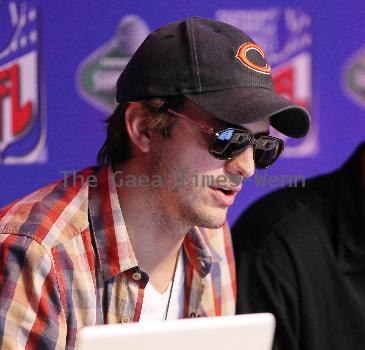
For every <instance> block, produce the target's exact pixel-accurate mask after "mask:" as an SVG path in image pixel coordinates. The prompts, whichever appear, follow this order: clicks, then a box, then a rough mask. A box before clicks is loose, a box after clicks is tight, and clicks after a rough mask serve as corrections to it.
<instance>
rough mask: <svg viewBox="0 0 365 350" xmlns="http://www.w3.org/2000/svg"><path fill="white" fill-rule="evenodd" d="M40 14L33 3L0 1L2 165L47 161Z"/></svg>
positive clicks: (0, 159) (0, 145)
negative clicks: (41, 90) (41, 80)
mask: <svg viewBox="0 0 365 350" xmlns="http://www.w3.org/2000/svg"><path fill="white" fill-rule="evenodd" d="M38 16H39V13H38V11H37V8H36V6H35V5H34V3H32V2H24V1H22V2H16V1H4V2H0V22H1V23H2V25H1V27H2V28H1V30H2V33H1V34H2V35H1V36H0V163H1V164H30V163H42V162H45V161H46V160H47V152H46V151H47V150H46V123H45V116H44V115H43V114H42V111H43V109H42V104H41V96H40V95H41V94H40V79H39V63H38V62H39V45H38V42H39V30H38V25H37V24H38ZM3 33H4V34H3Z"/></svg>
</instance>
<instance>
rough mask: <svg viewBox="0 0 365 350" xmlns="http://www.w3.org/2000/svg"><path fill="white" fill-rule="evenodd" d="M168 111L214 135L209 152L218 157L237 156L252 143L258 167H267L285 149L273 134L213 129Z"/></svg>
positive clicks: (225, 158)
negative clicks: (264, 134)
mask: <svg viewBox="0 0 365 350" xmlns="http://www.w3.org/2000/svg"><path fill="white" fill-rule="evenodd" d="M166 111H167V112H168V113H169V114H171V115H173V116H175V117H178V118H182V119H184V120H187V121H188V122H190V123H193V124H195V125H196V126H198V127H199V128H200V129H201V130H202V131H203V132H205V133H206V134H209V135H210V136H211V137H212V139H211V142H210V144H209V153H210V154H211V155H212V156H213V157H214V158H217V159H221V160H227V159H233V158H236V157H238V156H239V155H240V154H242V153H243V152H244V151H245V150H246V149H247V148H248V147H249V146H251V145H252V146H253V148H254V161H255V166H256V168H258V169H266V168H267V167H269V166H270V165H271V164H273V163H274V162H275V161H276V160H277V159H278V158H279V156H280V154H281V153H282V151H283V150H284V142H283V140H281V139H278V138H276V137H273V136H260V137H257V138H256V137H255V136H254V134H253V133H252V132H251V131H249V130H244V129H236V128H226V129H213V128H210V127H209V126H206V125H203V124H200V123H198V122H196V121H194V120H192V119H191V118H189V117H187V116H185V115H183V114H180V113H178V112H175V111H173V110H172V109H170V108H168V109H167V110H166Z"/></svg>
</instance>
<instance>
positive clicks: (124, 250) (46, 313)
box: [0, 167, 236, 349]
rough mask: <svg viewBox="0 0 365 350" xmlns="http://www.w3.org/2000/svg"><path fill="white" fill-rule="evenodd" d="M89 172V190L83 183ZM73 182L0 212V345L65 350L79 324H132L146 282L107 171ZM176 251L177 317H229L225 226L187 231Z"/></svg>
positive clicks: (230, 274)
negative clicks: (180, 267)
mask: <svg viewBox="0 0 365 350" xmlns="http://www.w3.org/2000/svg"><path fill="white" fill-rule="evenodd" d="M89 175H95V176H96V178H97V183H96V185H95V184H93V186H91V184H90V185H88V183H87V182H85V181H83V179H86V178H87V177H88V176H89ZM76 179H77V181H76V183H72V181H69V182H71V183H67V184H65V182H64V181H61V182H57V183H54V184H51V185H49V186H47V187H45V188H42V189H40V190H38V191H37V192H35V193H33V194H31V195H29V196H27V197H25V198H23V199H21V200H18V201H16V202H14V203H12V204H10V205H8V206H7V207H5V208H3V209H2V210H1V211H0V348H1V349H16V348H20V349H22V348H25V349H73V348H74V346H75V341H76V334H77V331H78V330H79V329H80V328H82V327H84V326H90V325H96V324H105V323H123V322H138V320H139V316H140V312H141V307H142V302H143V291H144V287H145V286H146V283H147V281H148V276H147V275H146V273H144V272H143V271H141V270H140V269H139V267H138V262H137V259H136V257H135V255H134V252H133V249H132V246H131V243H130V241H129V238H128V234H127V230H126V227H125V223H124V219H123V216H122V212H121V209H120V206H119V201H118V196H117V191H116V188H115V184H114V182H113V176H112V171H111V169H110V168H109V167H102V168H100V169H98V168H88V169H86V170H83V171H82V172H80V173H79V174H78V176H77V177H76ZM183 248H184V249H183V252H184V264H185V306H184V315H185V316H184V317H196V316H202V317H204V316H218V315H231V314H234V312H235V299H236V290H235V267H234V261H233V253H232V247H231V240H230V233H229V230H228V228H227V226H224V227H222V228H220V229H214V230H211V229H203V228H197V227H195V228H193V229H192V230H191V231H190V232H189V233H188V234H187V235H186V238H185V240H184V243H183ZM137 271H138V272H139V273H141V275H142V278H141V279H140V280H139V281H135V280H133V278H132V275H133V273H135V272H137Z"/></svg>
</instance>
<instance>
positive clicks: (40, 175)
mask: <svg viewBox="0 0 365 350" xmlns="http://www.w3.org/2000/svg"><path fill="white" fill-rule="evenodd" d="M253 4H254V2H252V1H243V0H240V1H235V0H224V1H219V0H210V1H204V0H200V1H192V0H185V1H181V0H169V1H163V0H155V1H136V0H135V1H124V0H110V1H107V0H104V1H96V0H93V1H91V0H78V1H65V0H64V1H60V0H59V1H47V0H39V1H35V0H22V1H15V0H14V1H6V0H0V207H1V206H3V205H5V204H7V203H8V202H10V201H12V200H15V199H16V198H18V197H20V196H23V195H26V194H28V193H30V192H32V191H34V190H36V189H37V188H39V187H41V186H43V185H46V184H47V183H49V182H52V181H54V180H56V179H59V178H62V177H63V174H64V172H65V171H72V170H74V169H81V168H84V167H86V166H89V165H93V164H95V157H96V154H97V151H98V149H99V148H100V146H101V144H102V142H103V140H104V137H105V126H104V125H103V120H104V119H105V118H106V116H107V115H108V114H109V113H110V111H111V110H112V109H113V106H114V86H115V81H116V79H117V77H118V75H119V73H120V71H121V70H122V69H123V67H124V66H125V65H126V63H127V62H128V60H129V58H130V56H131V55H132V54H133V52H134V51H135V49H136V47H137V46H138V45H139V44H140V42H141V41H142V40H143V39H144V38H145V37H146V35H147V34H148V33H149V32H150V31H151V30H154V29H155V28H157V27H159V26H160V25H162V24H165V23H167V22H171V21H174V20H179V19H182V18H184V17H189V16H203V17H210V18H216V19H218V20H221V21H225V22H227V23H231V24H233V25H235V26H237V27H239V28H241V29H242V30H244V31H246V32H247V33H248V34H250V35H251V36H252V37H253V38H254V39H255V40H256V41H257V42H258V43H260V44H261V45H262V46H263V48H264V51H265V53H266V58H267V60H268V61H269V63H270V64H271V66H272V67H273V74H274V81H275V86H276V89H277V91H278V92H279V93H281V94H284V95H286V96H288V97H290V98H292V99H293V100H295V101H296V102H297V103H299V104H301V105H303V106H305V107H306V108H308V109H309V110H310V112H311V115H312V120H313V124H312V129H311V132H310V134H309V135H308V137H307V138H306V139H304V140H300V141H298V140H297V141H295V142H294V141H293V140H286V151H285V154H284V156H285V157H283V158H282V159H281V160H280V161H279V162H278V163H277V164H276V165H274V166H273V167H272V168H271V169H270V170H267V171H257V172H256V174H255V176H254V177H253V178H251V179H250V180H248V181H246V182H245V183H244V188H243V191H242V192H241V194H240V195H239V197H238V198H237V200H236V202H235V204H234V206H233V207H232V208H231V210H230V213H229V222H230V223H233V221H234V220H235V219H236V218H237V216H238V215H239V213H240V212H241V211H242V210H243V209H244V208H245V207H246V206H247V205H248V204H249V203H251V202H252V201H253V200H255V199H257V198H258V197H260V196H262V195H263V194H265V193H267V192H269V191H272V190H274V189H276V188H280V187H282V186H284V185H285V184H289V185H292V186H302V185H303V184H305V179H306V178H308V177H310V176H313V175H316V174H319V173H324V172H327V171H330V170H332V169H334V168H337V167H338V166H340V165H341V164H342V163H343V162H344V161H345V160H346V158H347V157H348V156H349V155H350V153H351V152H352V151H353V150H354V149H355V147H356V146H357V144H359V143H360V142H361V141H362V140H364V139H365V137H364V136H365V111H364V108H365V23H364V21H365V5H364V2H363V0H358V1H355V0H352V1H349V0H347V1H345V0H337V1H336V2H333V1H332V2H328V3H327V4H326V3H324V2H323V1H318V0H307V1H303V0H301V1H294V0H291V1H284V0H277V1H274V0H271V1H260V2H257V4H258V5H257V6H255V7H252V6H253Z"/></svg>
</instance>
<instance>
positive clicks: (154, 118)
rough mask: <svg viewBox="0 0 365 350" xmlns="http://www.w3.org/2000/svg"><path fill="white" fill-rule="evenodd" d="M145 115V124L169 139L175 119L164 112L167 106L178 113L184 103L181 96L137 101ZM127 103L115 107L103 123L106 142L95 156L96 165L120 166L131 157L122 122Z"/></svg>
mask: <svg viewBox="0 0 365 350" xmlns="http://www.w3.org/2000/svg"><path fill="white" fill-rule="evenodd" d="M139 102H140V103H141V106H142V108H143V109H145V110H146V111H147V112H148V113H146V115H147V117H146V120H145V121H146V124H147V125H148V126H149V127H150V128H156V129H158V130H160V131H161V135H162V136H163V137H169V136H170V134H171V130H172V127H173V125H174V124H175V120H176V118H175V117H173V116H171V115H170V114H169V113H167V112H166V109H167V106H168V107H169V108H171V109H174V110H176V111H180V110H181V108H182V105H183V103H184V97H183V96H172V97H167V98H149V99H145V100H139ZM128 104H129V102H126V103H123V104H120V105H118V106H117V107H116V109H115V110H114V112H113V113H112V115H111V116H110V117H109V118H108V119H107V120H106V121H105V122H106V124H107V128H106V133H107V137H106V140H105V142H104V144H103V146H102V147H101V149H100V150H99V153H98V156H97V162H98V164H100V165H102V164H112V165H113V166H115V165H117V164H122V163H125V162H127V161H128V160H129V159H131V157H132V153H131V148H130V142H129V137H128V132H127V129H126V125H125V121H124V113H125V110H126V108H127V106H128Z"/></svg>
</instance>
